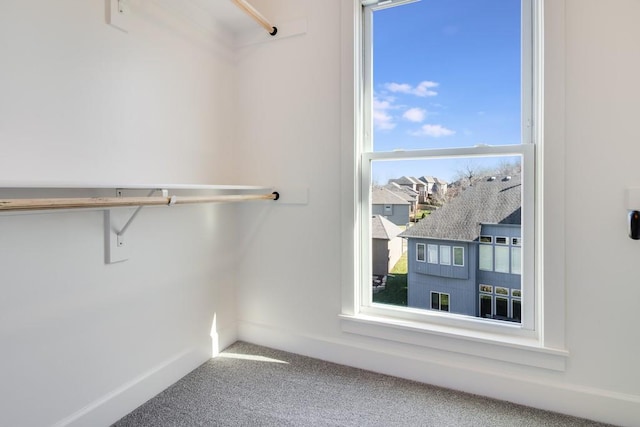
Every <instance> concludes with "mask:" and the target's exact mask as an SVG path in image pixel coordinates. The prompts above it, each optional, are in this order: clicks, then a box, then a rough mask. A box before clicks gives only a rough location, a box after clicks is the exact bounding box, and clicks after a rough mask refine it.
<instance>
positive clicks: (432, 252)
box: [427, 245, 438, 264]
mask: <svg viewBox="0 0 640 427" xmlns="http://www.w3.org/2000/svg"><path fill="white" fill-rule="evenodd" d="M427 262H428V263H429V264H437V263H438V245H428V246H427Z"/></svg>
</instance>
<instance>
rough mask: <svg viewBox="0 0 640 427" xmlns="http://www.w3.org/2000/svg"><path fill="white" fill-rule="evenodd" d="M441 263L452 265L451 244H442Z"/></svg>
mask: <svg viewBox="0 0 640 427" xmlns="http://www.w3.org/2000/svg"><path fill="white" fill-rule="evenodd" d="M440 264H442V265H451V246H446V245H441V246H440Z"/></svg>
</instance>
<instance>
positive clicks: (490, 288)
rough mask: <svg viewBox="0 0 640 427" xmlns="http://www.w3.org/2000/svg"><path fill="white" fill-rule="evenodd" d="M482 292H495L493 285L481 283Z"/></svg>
mask: <svg viewBox="0 0 640 427" xmlns="http://www.w3.org/2000/svg"><path fill="white" fill-rule="evenodd" d="M479 288H480V292H482V293H489V294H492V293H493V286H491V285H480V287H479Z"/></svg>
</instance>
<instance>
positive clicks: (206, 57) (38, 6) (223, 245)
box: [0, 0, 259, 426]
mask: <svg viewBox="0 0 640 427" xmlns="http://www.w3.org/2000/svg"><path fill="white" fill-rule="evenodd" d="M131 5H132V8H134V13H132V14H131V22H130V24H131V26H130V32H129V34H124V33H122V32H120V31H118V30H117V29H114V28H112V27H110V26H108V25H107V24H106V23H105V2H104V1H102V0H92V1H85V0H62V1H56V2H51V1H47V0H27V1H16V2H10V1H2V2H0V63H1V65H0V186H6V185H9V184H16V183H24V182H32V183H43V184H50V183H52V182H61V181H65V182H71V183H75V184H77V185H83V184H85V183H98V182H99V183H113V184H137V183H201V184H204V183H215V184H224V183H227V184H245V183H246V184H248V183H249V182H247V181H241V178H242V177H240V176H238V175H236V174H234V173H232V172H233V165H232V161H231V155H232V151H233V145H232V144H230V143H229V141H230V140H232V139H233V132H234V127H233V119H234V111H233V110H234V108H233V105H234V99H235V98H234V92H235V78H234V75H233V71H234V64H233V57H232V53H233V52H232V51H231V50H230V49H229V47H228V46H226V45H225V44H224V43H222V42H220V41H216V39H215V38H213V37H212V36H211V34H208V33H206V32H203V31H202V30H199V29H192V28H191V27H189V26H187V25H185V24H184V23H183V22H182V21H181V20H180V19H178V18H176V17H172V16H171V15H169V14H167V13H165V12H164V11H163V10H162V9H159V8H157V7H155V6H154V5H153V3H152V2H135V1H134V2H131ZM258 184H259V182H258ZM27 194H38V195H39V196H59V195H75V196H84V195H89V194H91V195H94V194H97V193H95V192H92V193H87V192H86V191H80V190H77V191H70V190H67V191H53V192H42V191H41V192H27V191H25V190H20V191H16V190H12V191H9V190H6V189H0V198H6V197H23V196H25V195H27ZM110 195H112V194H110ZM236 209H239V208H238V207H236V206H204V205H200V206H190V207H182V206H181V207H176V208H148V209H147V208H145V209H144V210H143V211H142V212H141V213H140V215H139V216H138V218H137V219H136V221H135V222H134V223H133V224H132V226H131V227H130V228H129V230H128V231H127V234H126V238H127V244H128V245H129V246H130V247H131V257H130V259H129V260H128V261H126V262H124V263H120V264H113V265H106V264H105V263H104V261H103V260H104V248H103V245H104V241H103V231H102V227H103V213H102V212H101V211H85V212H79V211H75V212H66V213H55V214H23V215H6V214H5V215H0V349H1V351H0V379H1V380H0V396H2V398H0V425H3V426H45V425H54V424H56V423H57V425H67V424H71V425H92V426H97V425H108V424H110V423H111V422H113V421H115V420H116V419H118V418H119V417H121V416H123V415H124V414H126V413H127V412H129V411H130V410H132V409H133V408H134V407H136V406H137V405H139V404H141V403H142V402H144V401H145V400H147V399H149V398H150V397H152V396H153V395H154V394H155V393H157V392H159V391H160V390H162V389H163V388H165V387H166V386H168V385H169V384H171V383H172V382H173V381H175V380H177V379H178V378H180V377H181V376H183V375H184V374H186V373H187V372H189V371H190V370H192V369H193V368H195V367H196V366H198V365H199V364H200V363H202V362H203V361H205V360H206V359H207V358H209V357H210V356H211V353H212V345H213V346H214V347H215V346H217V345H218V343H217V342H216V341H217V339H218V338H219V339H220V341H221V343H222V345H223V346H225V345H228V344H230V343H231V342H233V341H234V340H235V331H236V327H235V318H236V313H235V295H234V291H233V289H234V288H233V283H234V282H235V277H234V270H235V268H234V263H235V258H236V257H235V256H234V248H235V247H236V243H235V240H236V238H235V236H234V234H233V228H234V227H233V223H234V218H235V217H236ZM214 323H215V325H214ZM212 326H213V340H212V336H211V335H212ZM217 332H219V333H220V337H218V336H217ZM212 341H213V342H212Z"/></svg>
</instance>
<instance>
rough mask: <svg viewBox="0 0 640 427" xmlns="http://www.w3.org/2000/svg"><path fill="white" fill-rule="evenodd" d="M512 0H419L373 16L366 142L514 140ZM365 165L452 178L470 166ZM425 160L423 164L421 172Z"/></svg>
mask: <svg viewBox="0 0 640 427" xmlns="http://www.w3.org/2000/svg"><path fill="white" fill-rule="evenodd" d="M520 15H521V13H520V0H421V1H419V2H417V3H411V4H408V5H403V6H398V7H392V8H388V9H383V10H379V11H377V12H375V13H374V83H373V85H374V149H375V150H376V151H390V150H394V149H405V150H412V149H424V148H450V147H465V146H474V145H477V144H488V145H506V144H519V143H520V108H521V106H520V104H521V102H520V87H521V84H520ZM495 161H496V160H495V159H493V160H491V161H487V160H484V161H483V160H480V159H474V160H468V159H463V160H458V161H457V163H454V161H452V160H438V161H433V162H428V163H426V164H420V163H421V162H416V161H413V162H410V163H404V162H384V163H383V164H380V162H377V163H376V164H374V168H373V170H374V181H378V182H379V181H381V180H384V179H388V178H393V177H395V176H394V175H397V176H401V175H414V176H421V175H433V176H437V177H439V178H442V179H445V180H451V179H452V178H453V176H454V175H455V172H456V170H457V169H460V168H462V166H463V165H464V166H466V165H467V164H469V163H472V164H474V165H478V167H482V166H486V165H487V164H488V162H494V163H495ZM425 167H428V168H429V169H430V170H423V168H425Z"/></svg>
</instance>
